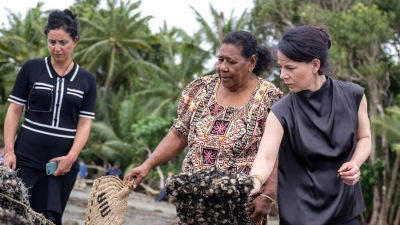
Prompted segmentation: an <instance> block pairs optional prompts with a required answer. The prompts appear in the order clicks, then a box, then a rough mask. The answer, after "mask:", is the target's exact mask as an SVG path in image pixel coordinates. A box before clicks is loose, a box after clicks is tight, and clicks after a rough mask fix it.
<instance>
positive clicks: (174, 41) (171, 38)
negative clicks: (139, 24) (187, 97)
mask: <svg viewBox="0 0 400 225" xmlns="http://www.w3.org/2000/svg"><path fill="white" fill-rule="evenodd" d="M156 37H157V39H158V40H159V42H158V44H157V45H153V46H152V47H153V49H155V52H157V54H156V55H151V56H149V59H148V60H149V65H150V64H151V65H152V66H151V67H150V66H148V67H141V68H142V69H143V71H142V72H143V74H145V75H146V76H144V77H143V78H142V79H141V81H140V82H141V84H142V86H143V87H144V89H143V90H142V91H138V92H136V93H135V94H137V95H144V96H146V97H145V98H146V102H145V105H143V106H145V107H147V108H148V109H150V111H148V113H150V114H152V115H162V114H163V113H164V112H165V110H166V109H167V108H168V107H167V106H168V105H170V104H173V105H174V106H175V103H176V102H177V100H178V99H179V97H180V96H181V93H182V91H183V89H184V88H185V87H186V86H187V85H188V84H189V83H190V82H191V81H193V80H194V79H195V78H197V77H200V76H203V75H204V71H203V70H204V64H205V63H206V62H207V60H208V59H210V53H209V52H208V51H206V50H204V49H202V48H201V47H199V46H200V43H201V34H200V33H195V34H194V35H193V37H192V36H189V35H188V34H187V33H186V32H184V31H183V30H181V29H178V28H171V29H169V28H168V27H167V25H166V24H164V26H163V27H162V28H161V30H160V32H159V33H158V34H157V35H156ZM145 68H147V70H146V69H145ZM162 109H164V111H163V110H162Z"/></svg>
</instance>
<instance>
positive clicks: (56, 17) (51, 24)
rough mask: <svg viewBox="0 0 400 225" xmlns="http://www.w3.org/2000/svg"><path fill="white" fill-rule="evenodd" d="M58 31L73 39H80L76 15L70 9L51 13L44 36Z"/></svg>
mask: <svg viewBox="0 0 400 225" xmlns="http://www.w3.org/2000/svg"><path fill="white" fill-rule="evenodd" d="M58 29H62V30H64V31H65V32H67V33H68V34H69V35H70V36H71V38H72V39H75V37H78V38H79V31H78V20H77V19H76V14H74V13H72V12H71V10H69V9H64V11H60V10H53V11H51V12H50V14H49V17H48V19H47V25H46V27H45V28H44V34H45V35H46V36H47V34H48V33H49V31H51V30H58Z"/></svg>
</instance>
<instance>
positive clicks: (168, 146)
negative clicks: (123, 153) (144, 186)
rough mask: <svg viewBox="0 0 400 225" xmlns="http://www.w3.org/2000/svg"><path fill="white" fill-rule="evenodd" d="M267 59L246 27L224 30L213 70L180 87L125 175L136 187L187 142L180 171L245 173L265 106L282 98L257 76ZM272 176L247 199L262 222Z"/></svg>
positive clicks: (261, 126)
mask: <svg viewBox="0 0 400 225" xmlns="http://www.w3.org/2000/svg"><path fill="white" fill-rule="evenodd" d="M270 63H271V54H270V51H269V50H268V49H267V48H266V47H264V46H262V45H258V43H257V40H256V38H255V37H254V36H253V35H252V34H251V33H249V32H246V31H233V32H230V33H228V34H226V35H225V37H224V39H223V41H222V45H221V46H220V52H219V55H218V62H217V68H216V69H217V73H216V74H214V75H208V76H203V77H200V78H198V79H196V80H194V81H192V82H191V83H190V84H189V85H188V86H187V87H186V88H185V89H184V90H183V92H182V96H181V98H180V101H179V105H178V117H177V119H176V120H175V121H174V123H173V126H172V127H171V129H170V131H169V133H168V134H167V135H166V137H165V138H164V139H163V140H162V141H161V142H160V144H159V145H158V146H157V147H156V149H155V150H154V152H153V153H152V154H151V156H150V157H149V158H148V159H147V160H146V161H145V162H143V163H142V165H140V166H139V167H136V168H133V169H132V170H131V171H130V172H129V173H128V174H127V175H126V176H125V178H124V181H125V182H129V181H130V180H131V179H135V181H134V183H133V188H135V187H137V186H138V185H139V184H140V182H142V180H143V179H144V178H146V177H147V175H148V174H149V171H150V170H151V169H153V168H155V167H157V166H159V165H161V164H163V163H165V162H167V161H169V160H171V159H173V158H174V157H176V156H177V155H178V154H179V153H180V152H182V151H183V150H184V149H185V147H189V150H188V153H187V155H186V157H185V159H184V161H183V163H182V167H181V171H180V173H181V174H183V173H194V172H196V171H198V170H201V169H205V168H210V167H216V168H217V169H219V170H222V171H229V172H235V173H245V174H248V173H249V172H250V168H251V166H252V164H253V160H254V158H255V156H256V153H257V151H258V147H259V143H260V140H261V137H262V134H263V132H264V128H265V121H266V118H267V115H268V108H269V107H270V106H271V105H272V104H273V103H274V102H275V101H277V100H278V99H280V98H281V97H282V95H283V94H282V92H281V91H280V90H279V89H278V88H276V87H275V85H274V84H273V83H271V82H268V81H267V80H265V79H263V78H261V77H260V76H261V75H263V73H264V72H265V71H267V69H268V66H269V64H270ZM276 184H277V181H276V176H271V178H270V179H269V180H268V182H267V183H266V185H265V188H264V190H263V191H264V192H263V195H259V196H258V197H256V198H255V199H254V200H253V201H252V202H251V204H250V217H251V219H252V220H253V221H254V222H255V223H257V224H260V223H262V224H265V223H266V222H267V215H268V214H269V212H270V207H271V203H272V201H271V199H273V198H274V197H275V193H276Z"/></svg>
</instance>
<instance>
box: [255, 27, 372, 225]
mask: <svg viewBox="0 0 400 225" xmlns="http://www.w3.org/2000/svg"><path fill="white" fill-rule="evenodd" d="M330 46H331V41H330V37H329V35H328V34H327V33H326V32H325V30H324V29H323V28H319V27H313V26H299V27H296V28H293V29H290V30H288V31H286V32H285V34H284V35H283V37H282V39H281V40H280V41H279V43H278V46H277V58H278V65H279V66H280V68H281V74H280V78H281V79H282V80H283V81H284V82H285V84H286V85H287V86H288V87H289V90H290V93H288V94H287V95H286V96H285V97H283V98H282V99H281V100H279V101H278V102H277V103H275V104H274V105H273V106H272V107H271V112H270V114H269V115H268V118H267V122H266V126H265V127H266V128H265V131H264V135H263V138H262V141H261V144H260V149H259V152H258V154H257V157H256V159H255V161H254V164H253V167H252V169H251V172H250V174H251V175H255V176H260V178H262V179H260V180H261V182H257V181H256V183H255V189H254V190H253V191H252V194H255V193H257V191H258V190H259V188H260V185H261V183H263V180H266V178H268V176H269V175H270V173H271V171H272V168H273V165H274V162H275V159H276V157H278V156H279V165H278V204H279V215H280V224H281V225H286V224H287V225H293V224H296V225H322V224H323V225H337V224H346V225H350V224H358V218H357V217H358V215H359V214H360V213H362V212H363V211H364V210H365V206H364V202H363V199H362V193H361V186H360V183H359V182H358V181H359V178H360V167H361V165H362V164H363V163H364V161H365V160H366V159H367V157H368V156H369V153H370V151H371V131H370V124H369V119H368V114H367V101H366V97H365V95H364V89H363V88H362V87H360V86H358V85H356V84H353V83H348V82H343V81H339V80H334V79H332V78H330V77H328V76H326V69H327V68H328V66H329V64H328V61H327V58H328V51H329V48H330Z"/></svg>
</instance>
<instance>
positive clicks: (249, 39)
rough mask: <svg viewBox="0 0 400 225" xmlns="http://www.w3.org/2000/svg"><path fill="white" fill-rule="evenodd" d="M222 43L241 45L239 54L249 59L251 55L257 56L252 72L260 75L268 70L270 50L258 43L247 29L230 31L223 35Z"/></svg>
mask: <svg viewBox="0 0 400 225" xmlns="http://www.w3.org/2000/svg"><path fill="white" fill-rule="evenodd" d="M222 43H223V44H233V45H236V46H238V47H241V49H242V51H241V55H242V56H243V57H244V58H245V59H246V60H249V59H250V58H251V57H252V56H253V55H255V56H256V57H257V61H256V65H255V66H254V69H253V73H254V74H255V75H257V76H260V75H261V74H262V73H263V72H265V71H266V70H268V67H269V65H270V64H271V61H272V59H271V52H270V51H269V50H268V48H267V47H265V46H262V45H259V44H258V43H257V40H256V38H255V37H254V35H252V34H251V33H250V32H247V31H232V32H229V33H228V34H226V35H225V37H224V39H223V40H222Z"/></svg>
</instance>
